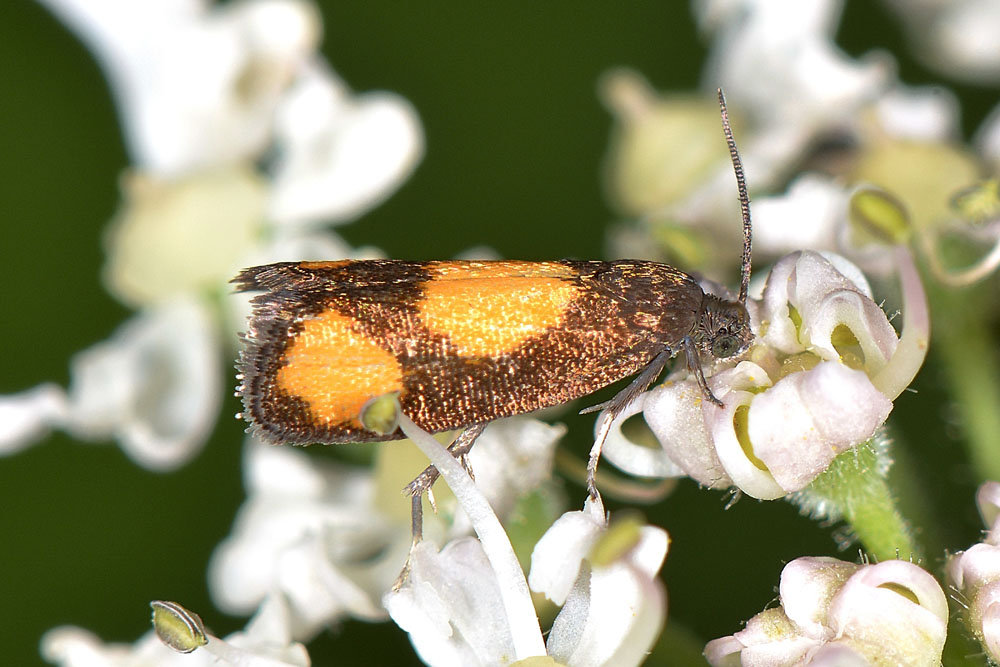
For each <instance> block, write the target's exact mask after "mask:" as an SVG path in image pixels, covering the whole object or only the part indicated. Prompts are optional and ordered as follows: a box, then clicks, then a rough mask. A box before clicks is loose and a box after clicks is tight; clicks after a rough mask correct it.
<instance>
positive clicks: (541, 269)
mask: <svg viewBox="0 0 1000 667" xmlns="http://www.w3.org/2000/svg"><path fill="white" fill-rule="evenodd" d="M426 268H427V273H428V274H429V275H430V276H431V277H432V278H433V279H436V280H440V279H442V278H443V279H445V280H476V279H480V278H482V279H489V278H496V279H507V278H566V279H569V278H573V277H575V276H576V274H575V273H574V272H573V269H571V268H569V267H567V266H565V265H563V264H560V263H559V262H518V261H513V262H477V261H466V262H458V261H452V262H428V263H427V267H426Z"/></svg>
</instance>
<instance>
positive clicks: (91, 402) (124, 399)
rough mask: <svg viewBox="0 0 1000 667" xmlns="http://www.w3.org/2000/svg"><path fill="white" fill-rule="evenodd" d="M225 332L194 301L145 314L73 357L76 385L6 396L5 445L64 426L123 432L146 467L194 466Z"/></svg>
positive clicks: (75, 430) (218, 382) (213, 410)
mask: <svg viewBox="0 0 1000 667" xmlns="http://www.w3.org/2000/svg"><path fill="white" fill-rule="evenodd" d="M218 335H219V334H218V332H217V331H216V327H215V324H214V323H213V321H212V318H211V314H210V313H209V312H207V310H206V308H205V307H204V305H203V304H201V303H200V302H197V301H194V300H191V299H180V300H176V301H172V302H168V303H165V304H163V305H162V306H160V307H158V308H153V309H149V310H145V311H143V312H141V313H140V314H139V315H137V316H136V317H134V318H133V319H132V320H130V321H129V322H127V323H125V324H124V325H122V326H121V327H120V328H119V329H118V331H117V332H116V333H115V335H114V337H112V338H111V339H110V340H108V341H105V342H103V343H98V344H97V345H94V346H93V347H91V348H89V349H87V350H84V351H83V352H80V353H78V354H77V355H76V356H75V357H74V358H73V362H72V364H71V377H72V379H71V383H70V388H69V391H67V392H63V391H62V390H61V389H58V388H56V387H54V386H52V385H41V386H40V387H37V388H36V389H33V390H30V391H28V392H25V393H23V394H19V395H14V396H2V397H0V416H6V417H7V418H5V419H2V420H0V451H2V452H4V453H10V452H12V451H16V450H17V449H19V448H22V447H25V446H27V445H28V444H30V442H31V441H33V440H37V439H39V438H41V437H44V436H45V435H46V434H47V433H48V431H49V429H52V428H61V429H64V430H66V431H68V432H69V433H70V434H72V435H73V436H75V437H77V438H80V439H84V440H93V441H101V440H107V439H109V438H114V439H116V440H118V442H119V443H120V445H121V447H122V449H124V450H125V453H127V454H128V455H129V456H130V457H131V458H132V459H133V460H135V462H136V463H138V464H140V465H142V466H145V467H147V468H151V469H156V470H169V469H171V468H174V467H176V466H178V465H180V464H183V463H185V462H186V461H188V460H189V459H190V458H191V457H192V456H194V454H196V453H197V452H198V451H199V450H200V448H201V445H202V444H203V443H204V441H205V438H207V437H208V434H209V433H210V432H211V429H212V426H213V425H214V424H215V419H216V415H217V413H218V409H219V403H220V401H221V398H222V378H221V377H220V376H219V373H218V369H217V368H216V349H217V347H218V345H219V342H218Z"/></svg>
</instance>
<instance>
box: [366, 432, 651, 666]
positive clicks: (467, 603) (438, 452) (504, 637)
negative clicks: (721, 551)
mask: <svg viewBox="0 0 1000 667" xmlns="http://www.w3.org/2000/svg"><path fill="white" fill-rule="evenodd" d="M400 419H401V426H402V428H403V430H404V432H405V433H406V434H407V435H408V436H409V437H410V438H411V439H412V440H413V441H414V442H415V443H417V444H418V445H419V446H420V448H421V450H422V451H424V452H425V453H426V454H427V455H428V456H429V457H430V458H431V460H432V461H433V463H434V465H435V466H437V467H438V469H439V470H441V473H442V475H443V476H444V478H445V480H446V481H447V482H448V484H449V486H450V487H451V488H452V490H453V491H454V493H455V496H456V498H457V499H458V501H459V502H460V503H461V504H462V506H463V508H464V509H465V510H466V512H467V513H468V514H469V516H470V517H471V519H472V524H473V526H474V527H475V529H476V532H477V533H478V535H479V537H480V540H481V541H476V540H472V539H470V538H462V539H459V540H456V541H452V542H450V543H449V544H448V545H446V546H445V547H444V549H442V550H441V551H440V552H439V551H438V550H437V548H436V547H434V546H433V545H431V544H430V543H429V542H427V541H424V542H421V543H420V544H418V545H417V546H416V547H415V549H414V550H413V552H412V554H411V557H410V568H409V572H408V576H407V578H406V580H405V582H404V584H403V585H402V587H400V588H399V589H398V590H394V591H392V592H391V593H389V594H388V595H386V597H385V600H384V604H385V606H386V609H388V610H389V613H390V615H391V616H392V618H393V620H394V621H396V623H398V624H399V626H400V627H402V628H403V629H404V630H406V631H407V632H409V633H410V638H411V641H412V642H413V645H414V647H415V648H416V649H417V652H418V653H419V654H420V656H421V658H422V659H423V660H424V661H425V662H427V663H428V664H431V665H462V666H464V665H506V664H510V663H512V662H515V661H517V660H522V659H525V658H528V657H532V656H545V655H547V656H549V657H551V658H554V659H555V660H557V661H558V662H559V663H561V664H566V665H574V666H576V665H595V666H596V665H637V664H639V663H640V662H642V660H643V659H644V658H645V655H646V652H647V651H648V650H649V647H650V646H652V644H653V642H654V641H655V639H656V636H657V635H658V633H659V631H660V628H661V627H662V624H663V618H664V615H665V606H666V602H665V594H664V593H663V589H662V584H661V583H660V582H659V580H658V579H657V572H658V571H659V569H660V566H661V565H662V564H663V559H664V557H665V556H666V552H667V545H668V539H667V535H666V533H665V532H664V531H663V530H661V529H658V528H652V527H648V526H642V527H639V526H633V525H629V526H628V528H633V529H634V530H631V531H629V530H626V531H619V534H620V533H621V532H624V533H625V534H626V538H625V539H624V540H623V541H619V542H614V541H612V543H613V546H611V547H608V545H607V544H604V545H603V546H605V547H606V548H605V549H604V550H603V551H600V550H599V549H598V546H599V545H601V539H600V538H602V537H605V536H606V535H607V534H608V532H609V531H608V527H607V521H606V519H605V516H604V508H603V505H602V504H601V503H600V501H599V500H598V501H588V503H587V505H586V506H585V507H584V510H583V511H582V512H569V513H567V514H564V515H563V516H562V517H561V518H560V519H558V520H557V521H556V522H555V523H554V524H553V526H552V527H551V528H550V529H549V531H548V532H547V533H546V534H545V535H544V536H543V537H542V538H541V539H540V540H539V541H538V543H537V544H536V546H535V551H534V553H533V554H532V575H531V581H532V587H533V588H535V589H536V590H539V589H544V591H545V593H546V595H547V596H548V597H550V598H551V599H553V601H555V602H557V604H561V605H562V606H563V609H562V610H561V611H560V613H559V615H558V616H557V617H556V620H555V622H554V623H553V626H552V629H551V631H550V632H549V637H548V641H547V643H545V644H543V643H542V638H541V633H540V631H539V628H538V619H537V617H536V615H535V612H534V607H533V606H532V604H531V600H530V598H529V597H528V588H527V584H526V583H525V580H524V574H523V572H522V571H521V569H520V566H519V565H518V563H517V561H516V559H514V558H513V551H512V550H511V548H510V543H509V541H508V540H507V538H506V535H505V534H504V533H503V531H502V530H500V531H497V530H495V528H494V527H499V522H498V521H497V519H496V517H495V516H494V515H493V513H492V510H491V509H490V507H489V505H488V504H487V503H485V502H484V501H485V499H484V498H483V497H482V494H481V493H479V491H478V490H477V489H476V486H475V485H473V484H471V483H470V480H469V478H468V475H467V474H466V473H465V472H464V471H463V470H462V469H461V468H460V467H459V466H458V464H457V463H456V462H455V461H454V460H453V459H452V458H451V456H450V455H449V454H448V453H447V452H446V451H445V450H444V448H443V447H442V446H441V445H440V444H439V443H437V442H436V441H435V440H434V439H433V438H431V437H430V436H428V435H427V434H426V433H423V432H422V431H420V430H419V429H418V428H417V427H416V426H415V425H414V424H413V423H412V422H410V421H409V420H407V419H406V417H405V416H401V418H400Z"/></svg>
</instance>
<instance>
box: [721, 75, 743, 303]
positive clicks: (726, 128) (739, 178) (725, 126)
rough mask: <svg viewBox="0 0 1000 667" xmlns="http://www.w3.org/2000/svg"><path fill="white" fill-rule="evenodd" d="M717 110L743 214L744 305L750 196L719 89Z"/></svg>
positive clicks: (724, 99)
mask: <svg viewBox="0 0 1000 667" xmlns="http://www.w3.org/2000/svg"><path fill="white" fill-rule="evenodd" d="M719 109H720V110H721V112H722V131H723V132H725V133H726V144H727V145H728V146H729V157H730V159H732V161H733V171H735V172H736V187H737V189H738V190H739V193H740V210H741V212H742V213H743V264H742V266H741V267H740V271H741V276H740V298H739V302H740V303H742V304H744V305H746V302H747V292H748V291H749V290H750V246H751V225H750V196H749V195H748V194H747V180H746V177H745V176H744V175H743V161H742V160H740V152H739V151H738V150H737V149H736V140H735V139H733V128H732V127H730V125H729V112H728V111H727V110H726V96H725V95H724V94H723V93H722V88H719Z"/></svg>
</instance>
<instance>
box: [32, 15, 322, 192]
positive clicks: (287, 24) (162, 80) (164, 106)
mask: <svg viewBox="0 0 1000 667" xmlns="http://www.w3.org/2000/svg"><path fill="white" fill-rule="evenodd" d="M42 1H43V2H44V4H46V5H47V6H48V7H49V8H50V9H52V11H53V12H54V13H55V14H56V15H58V16H59V17H60V18H61V19H62V20H63V21H65V22H66V23H67V24H68V25H69V26H71V27H72V28H73V29H74V30H75V31H76V32H77V34H78V35H79V36H80V38H81V39H82V40H83V41H84V42H85V43H86V44H87V46H88V47H89V48H90V50H91V51H93V52H94V55H95V57H96V58H97V59H98V61H99V62H100V63H101V65H102V67H103V68H104V71H105V75H106V76H107V78H108V80H109V81H110V82H111V84H112V85H111V89H112V93H113V94H114V96H115V101H116V103H117V105H118V111H119V115H120V117H121V122H122V126H123V130H124V132H125V137H126V140H127V142H128V146H129V149H130V152H131V154H132V157H133V160H134V161H135V163H136V164H137V165H138V166H140V167H141V168H143V169H145V170H149V171H151V172H153V173H156V174H160V175H164V176H173V175H178V174H184V173H189V172H192V171H196V170H201V169H205V168H211V167H216V166H219V165H223V164H228V163H232V162H236V161H240V160H243V159H246V158H251V157H254V156H256V155H259V154H260V153H261V152H262V151H263V150H264V149H265V148H266V147H267V144H268V142H269V141H270V139H271V134H272V132H273V128H272V124H273V115H274V113H275V109H276V108H277V106H278V103H279V101H280V100H281V98H282V95H283V94H284V92H285V90H286V89H287V87H288V85H289V84H290V83H291V81H292V80H293V78H294V77H295V75H296V73H297V71H298V70H299V68H300V67H301V66H302V64H303V62H305V60H307V59H308V58H309V57H311V55H312V54H313V53H314V52H315V51H316V49H317V47H318V46H319V39H320V34H321V31H322V27H321V24H320V17H319V13H318V12H317V11H316V8H315V6H314V5H312V4H311V3H309V2H305V1H303V0H243V1H242V2H235V3H230V4H228V5H215V3H212V2H207V1H204V0H201V1H196V0H151V1H149V2H142V3H134V2H130V1H129V0H42Z"/></svg>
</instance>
